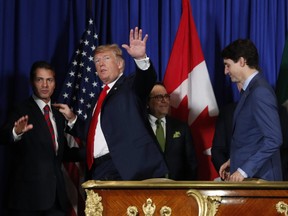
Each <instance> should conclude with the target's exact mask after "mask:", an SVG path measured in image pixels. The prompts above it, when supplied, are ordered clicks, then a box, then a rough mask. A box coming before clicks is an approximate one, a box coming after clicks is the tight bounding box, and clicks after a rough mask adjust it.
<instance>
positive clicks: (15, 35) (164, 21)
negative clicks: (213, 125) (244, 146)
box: [0, 0, 288, 215]
mask: <svg viewBox="0 0 288 216" xmlns="http://www.w3.org/2000/svg"><path fill="white" fill-rule="evenodd" d="M190 2H191V6H192V12H193V17H194V21H195V24H196V29H197V31H198V34H199V39H200V42H201V46H202V50H203V54H204V59H205V60H206V64H207V68H208V72H209V76H210V79H211V83H212V86H213V90H214V93H215V96H216V100H217V103H218V106H219V108H221V106H222V105H223V104H225V103H228V102H230V101H232V100H237V99H238V97H239V96H238V93H237V90H236V88H235V86H234V85H233V84H231V83H230V80H229V78H227V77H225V76H224V72H223V71H224V67H223V61H222V59H221V56H220V52H221V50H222V49H223V48H224V47H225V46H226V45H227V44H229V43H230V42H232V41H233V40H235V39H238V38H250V39H251V40H252V41H254V43H255V44H256V46H257V48H258V50H259V54H260V66H261V68H262V71H263V73H264V75H265V77H266V78H267V80H268V81H269V83H270V84H271V85H272V86H273V87H275V85H276V81H277V77H278V74H279V68H280V64H281V58H282V52H283V49H284V43H285V38H286V37H287V29H288V3H287V0H277V1H274V0H201V1H199V0H191V1H190ZM90 13H92V17H93V18H94V20H95V25H96V29H97V31H98V34H99V44H106V43H117V44H120V45H121V44H123V43H128V42H129V41H128V39H129V37H128V33H129V30H130V29H131V28H134V27H135V26H139V27H141V28H142V29H143V31H144V33H147V34H149V39H148V45H147V54H148V55H149V57H150V58H151V60H152V61H153V63H154V65H155V67H156V70H157V73H158V80H160V81H161V80H163V78H164V75H165V71H166V67H167V63H168V60H169V56H170V53H171V50H172V46H173V42H174V38H175V35H176V32H177V29H178V25H179V21H180V18H181V13H182V5H181V0H158V1H157V0H156V1H155V0H92V5H90V4H89V2H88V1H87V2H86V1H85V0H61V1H59V0H9V1H7V0H0V52H1V55H0V98H1V100H0V125H2V124H3V122H4V120H5V117H6V116H7V112H8V110H9V109H11V107H13V106H14V105H15V104H17V103H19V102H20V101H21V100H23V99H24V98H27V97H28V96H29V95H30V94H31V90H30V87H29V70H30V66H31V64H32V63H33V62H34V61H36V60H46V61H49V62H51V63H52V64H53V65H54V66H55V68H56V71H57V90H56V94H55V98H58V94H59V92H60V90H61V88H62V84H63V82H64V79H65V76H66V74H67V71H68V65H69V62H70V61H71V59H72V57H73V52H74V51H75V48H76V47H77V46H78V44H79V40H80V38H81V35H82V34H83V32H84V31H85V28H86V24H87V18H88V16H89V15H90ZM125 58H126V61H127V64H126V71H125V73H126V74H129V73H132V72H133V71H134V68H135V65H134V62H133V61H132V60H131V59H129V58H128V56H127V54H126V53H125ZM175 73H177V71H175ZM0 142H1V140H0ZM4 160H5V148H4V147H2V146H1V147H0V172H1V173H2V175H1V177H0V187H1V190H0V194H1V197H0V198H1V201H2V199H3V197H2V190H3V186H2V185H3V184H4V183H3V182H5V174H3V173H5V164H4ZM1 203H2V202H1ZM0 215H2V214H1V212H0Z"/></svg>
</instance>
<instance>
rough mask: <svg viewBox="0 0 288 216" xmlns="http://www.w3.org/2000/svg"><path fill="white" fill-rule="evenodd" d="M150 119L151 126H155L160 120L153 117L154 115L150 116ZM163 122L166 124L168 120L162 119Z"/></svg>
mask: <svg viewBox="0 0 288 216" xmlns="http://www.w3.org/2000/svg"><path fill="white" fill-rule="evenodd" d="M148 118H149V122H150V124H152V125H153V124H154V125H155V122H156V120H157V119H158V118H156V117H155V116H153V115H151V114H149V116H148ZM161 121H162V122H164V123H165V124H166V118H165V117H163V118H161Z"/></svg>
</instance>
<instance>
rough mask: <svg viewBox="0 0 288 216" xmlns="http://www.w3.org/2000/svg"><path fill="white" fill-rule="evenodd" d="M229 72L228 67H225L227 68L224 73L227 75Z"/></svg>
mask: <svg viewBox="0 0 288 216" xmlns="http://www.w3.org/2000/svg"><path fill="white" fill-rule="evenodd" d="M228 73H229V70H228V68H227V67H225V69H224V74H225V75H227V74H228Z"/></svg>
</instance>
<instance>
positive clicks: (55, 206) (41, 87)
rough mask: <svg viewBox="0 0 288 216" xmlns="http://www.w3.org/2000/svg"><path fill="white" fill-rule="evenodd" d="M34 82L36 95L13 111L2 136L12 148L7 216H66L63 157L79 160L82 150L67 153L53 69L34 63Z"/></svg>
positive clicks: (33, 86) (32, 79)
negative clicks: (54, 99)
mask: <svg viewBox="0 0 288 216" xmlns="http://www.w3.org/2000/svg"><path fill="white" fill-rule="evenodd" d="M30 82H31V85H32V88H33V95H32V96H31V97H30V98H29V99H27V100H26V101H24V102H23V103H21V104H20V105H19V106H17V107H16V108H15V110H13V112H12V113H11V116H10V117H9V118H8V121H7V123H6V124H5V125H4V127H3V128H2V130H1V139H2V141H1V143H3V144H7V145H8V147H9V153H10V155H9V157H8V158H9V160H10V163H9V181H8V184H9V186H8V196H7V203H8V208H9V215H15V216H28V215H29V216H42V215H47V216H61V215H63V216H64V215H65V214H66V207H67V202H68V199H67V195H66V191H65V185H64V178H63V175H62V170H61V165H62V160H63V157H64V156H65V158H66V156H67V158H68V157H70V156H72V157H74V156H76V155H77V152H78V150H77V149H74V150H76V151H74V150H71V149H69V148H68V146H67V141H66V138H65V136H64V130H65V127H66V120H65V119H64V117H63V115H62V114H61V113H60V112H58V110H57V109H55V108H54V107H53V106H51V105H52V104H51V95H52V94H53V92H54V89H55V71H54V69H53V67H52V66H51V65H50V64H49V63H47V62H45V61H37V62H35V63H34V64H33V65H32V67H31V72H30ZM44 107H49V109H50V111H47V115H48V116H49V117H47V118H49V119H50V121H49V125H48V124H47V122H46V120H45V117H44V116H45V115H43V114H44V113H45V112H44V111H43V108H44ZM51 133H53V134H54V135H53V136H52V135H51ZM73 152H74V153H76V154H74V153H73ZM67 153H69V154H67ZM70 153H71V154H70ZM69 155H70V156H69ZM73 155H74V156H73ZM78 158H79V157H78ZM75 159H77V158H75Z"/></svg>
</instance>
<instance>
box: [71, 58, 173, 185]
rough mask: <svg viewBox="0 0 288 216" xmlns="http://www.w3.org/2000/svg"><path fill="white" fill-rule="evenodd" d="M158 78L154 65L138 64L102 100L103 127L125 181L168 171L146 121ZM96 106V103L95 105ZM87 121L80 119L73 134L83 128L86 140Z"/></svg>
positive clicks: (115, 161) (115, 162)
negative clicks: (144, 65)
mask: <svg viewBox="0 0 288 216" xmlns="http://www.w3.org/2000/svg"><path fill="white" fill-rule="evenodd" d="M155 81H156V73H155V70H154V68H153V65H152V64H151V66H150V67H149V69H148V70H145V71H143V70H140V69H139V68H138V67H137V71H136V73H135V74H133V75H131V76H128V77H126V76H124V75H122V76H121V77H120V78H119V79H118V80H117V82H116V83H115V84H114V86H113V87H112V88H111V89H110V91H109V93H108V95H107V96H106V98H105V100H104V101H103V104H102V108H101V122H100V123H101V127H102V131H103V134H104V137H105V140H106V142H107V144H108V148H109V151H110V155H111V158H112V160H113V162H114V165H115V167H116V169H117V170H118V172H119V174H120V175H121V178H122V179H123V180H143V179H149V178H157V177H158V178H159V177H162V176H165V174H166V173H167V166H166V164H165V160H164V158H163V155H162V153H161V151H159V149H158V144H157V142H155V138H154V135H153V134H151V133H150V129H149V128H150V125H149V123H148V121H147V115H146V102H147V98H148V96H149V94H150V91H151V89H152V87H153V86H154V83H155ZM94 106H95V105H94ZM91 118H92V113H90V115H88V124H86V126H83V122H82V121H81V120H80V119H78V120H77V121H76V124H75V126H74V127H73V129H72V131H71V132H72V133H73V132H74V133H75V132H76V134H79V132H81V131H83V128H85V127H86V129H85V133H84V136H83V135H82V139H83V140H86V139H87V134H88V128H89V125H90V122H89V121H91Z"/></svg>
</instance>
